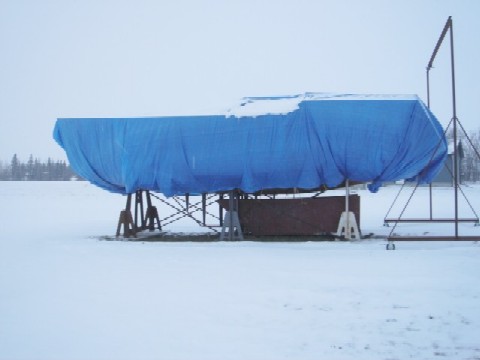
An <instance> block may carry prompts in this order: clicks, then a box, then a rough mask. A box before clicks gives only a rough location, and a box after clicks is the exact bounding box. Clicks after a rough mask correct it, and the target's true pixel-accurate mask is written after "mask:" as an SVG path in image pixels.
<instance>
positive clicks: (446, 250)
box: [0, 182, 480, 360]
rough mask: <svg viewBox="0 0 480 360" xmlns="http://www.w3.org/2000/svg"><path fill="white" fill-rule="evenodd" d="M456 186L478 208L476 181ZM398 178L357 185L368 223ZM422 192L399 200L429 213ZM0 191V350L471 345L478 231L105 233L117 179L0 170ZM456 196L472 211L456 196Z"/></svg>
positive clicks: (116, 200) (119, 200) (246, 351)
mask: <svg viewBox="0 0 480 360" xmlns="http://www.w3.org/2000/svg"><path fill="white" fill-rule="evenodd" d="M464 191H465V193H466V194H467V196H468V199H469V200H470V202H471V203H472V205H473V206H474V208H475V209H476V210H477V211H479V210H480V187H478V186H469V187H465V189H464ZM397 192H398V187H396V186H393V187H388V188H382V189H380V192H379V193H378V194H370V193H368V192H367V191H364V190H359V191H358V193H359V194H360V195H361V204H362V210H361V211H362V214H361V228H362V231H363V233H365V234H366V233H374V234H376V235H382V234H383V235H385V234H388V233H389V232H390V231H391V228H388V227H384V226H383V218H384V216H385V214H386V212H387V210H388V208H389V207H390V205H391V203H392V201H393V199H394V197H395V195H396V194H397ZM405 192H406V190H405ZM427 194H428V189H426V188H422V189H419V190H418V194H416V196H415V197H414V200H412V201H416V202H413V203H412V204H411V206H410V207H409V209H408V210H407V212H405V214H404V216H405V217H411V216H420V215H422V214H423V216H426V215H428V201H427ZM452 194H453V193H452V192H451V191H450V189H447V188H438V189H435V192H434V195H435V197H434V215H436V216H439V217H448V216H452V215H453V195H452ZM400 197H401V199H400V200H399V203H400V204H401V205H403V204H404V203H405V199H406V198H407V197H408V193H405V194H403V193H402V195H401V196H400ZM415 199H416V200H415ZM462 199H463V197H462ZM462 199H461V200H462ZM402 200H403V201H402ZM0 201H1V207H0V218H1V219H2V226H1V228H0V229H1V230H0V359H8V360H10V359H12V360H14V359H62V360H68V359H82V360H83V359H406V358H414V359H442V358H444V359H480V286H479V284H480V244H479V243H477V242H473V241H471V242H401V243H400V242H399V243H398V244H397V250H395V251H386V250H385V244H386V241H385V240H381V239H370V240H360V241H352V242H295V243H287V242H277V243H270V242H269V243H261V242H249V241H247V242H242V243H232V242H208V243H199V242H170V243H169V242H146V241H137V242H131V241H102V240H100V237H101V236H103V235H113V234H114V232H115V229H116V221H117V217H118V213H119V210H120V209H121V208H122V207H123V206H124V198H123V197H121V196H119V195H114V194H110V193H108V192H105V191H102V190H100V189H97V188H95V187H94V186H92V185H90V184H88V183H85V182H59V183H51V182H43V183H40V182H39V183H34V182H1V183H0ZM157 205H158V204H157ZM158 207H159V210H160V213H161V217H163V215H162V213H163V211H166V209H165V208H164V206H160V205H158ZM400 207H401V206H400V205H399V206H398V207H395V208H394V209H392V215H393V216H394V215H398V213H399V211H400V209H399V208H400ZM460 210H461V212H460V214H461V215H462V216H466V217H471V216H472V214H471V213H470V210H469V207H468V206H467V205H466V204H465V202H464V201H461V202H460ZM170 230H172V231H198V230H199V229H198V228H197V227H196V225H195V224H194V223H193V222H188V221H182V222H178V223H173V224H172V226H171V228H170ZM395 232H396V233H399V234H415V235H419V234H424V233H427V234H430V235H452V234H453V225H452V224H443V225H432V224H403V225H399V226H398V227H397V228H396V229H395ZM460 233H461V234H463V235H480V227H474V226H473V225H472V224H462V225H461V226H460Z"/></svg>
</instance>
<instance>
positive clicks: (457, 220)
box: [384, 16, 480, 250]
mask: <svg viewBox="0 0 480 360" xmlns="http://www.w3.org/2000/svg"><path fill="white" fill-rule="evenodd" d="M448 32H449V34H450V37H449V39H450V71H451V89H452V119H451V120H450V123H449V124H448V126H447V128H446V130H445V132H446V131H447V130H448V128H449V127H450V125H451V124H453V143H454V150H453V173H452V172H450V173H451V175H452V178H453V188H454V212H455V213H454V217H453V218H448V219H447V218H437V219H436V218H434V216H433V191H432V185H431V184H430V185H429V198H430V204H429V205H430V206H429V218H422V219H412V218H409V219H406V218H402V215H403V213H404V211H405V209H406V207H407V206H408V204H409V202H410V200H411V199H412V197H413V194H414V193H415V191H416V189H417V187H418V184H417V185H416V186H415V188H414V190H413V192H412V194H411V195H410V197H409V199H408V201H407V203H406V205H405V207H404V208H403V210H402V212H401V214H400V216H399V217H398V218H395V219H387V216H388V214H389V213H390V211H391V209H392V207H393V204H392V206H391V207H390V209H389V210H388V213H387V215H386V216H385V219H384V224H385V225H387V226H388V224H389V223H394V224H395V225H394V227H393V229H392V231H391V232H390V235H389V236H388V244H387V250H390V249H392V250H393V249H395V245H394V244H393V240H413V239H415V240H432V239H431V238H430V237H425V236H416V237H402V236H393V235H392V234H393V231H394V229H395V227H396V226H397V224H398V223H400V222H410V223H415V222H417V223H418V222H425V223H426V222H432V223H453V224H454V228H455V235H454V236H453V237H445V236H444V237H441V240H472V239H480V237H478V236H477V237H470V236H460V235H459V231H458V225H459V223H465V222H471V223H475V225H478V224H479V219H478V215H477V214H476V212H475V210H474V209H473V207H472V206H471V204H470V202H469V201H468V199H467V198H466V196H465V194H464V193H463V191H462V190H461V189H460V183H459V164H458V156H457V152H458V148H457V143H458V127H459V126H460V127H461V128H462V130H463V132H464V133H465V135H466V136H467V139H468V140H469V141H470V145H471V146H472V147H473V148H474V150H475V152H476V154H477V156H478V157H479V159H480V154H479V153H478V151H477V149H475V147H474V146H473V143H472V142H471V140H470V139H469V137H468V135H467V134H466V132H465V129H463V126H462V125H461V123H460V121H459V119H458V117H457V105H456V89H455V56H454V55H455V52H454V44H453V21H452V17H451V16H449V17H448V19H447V22H446V23H445V26H444V27H443V30H442V33H441V34H440V37H439V39H438V41H437V43H436V45H435V48H434V50H433V53H432V55H431V57H430V60H429V62H428V65H427V68H426V71H427V72H426V75H427V106H428V108H430V70H431V69H432V68H433V63H434V61H435V58H436V56H437V53H438V50H439V49H440V47H441V45H442V44H443V41H444V39H445V37H446V35H447V33H448ZM435 151H436V150H435ZM432 158H433V157H432ZM427 166H428V165H427ZM449 171H450V169H449ZM402 189H403V187H402V188H401V189H400V192H401V191H402ZM459 190H460V191H461V192H462V194H463V196H464V197H465V199H466V201H467V203H468V204H469V206H470V208H471V210H472V211H473V213H474V214H475V216H476V217H475V218H463V219H461V218H459V215H458V191H459ZM400 192H399V194H400ZM399 194H398V195H397V197H396V198H395V200H394V203H395V202H396V200H397V198H398V196H399ZM439 239H440V238H439Z"/></svg>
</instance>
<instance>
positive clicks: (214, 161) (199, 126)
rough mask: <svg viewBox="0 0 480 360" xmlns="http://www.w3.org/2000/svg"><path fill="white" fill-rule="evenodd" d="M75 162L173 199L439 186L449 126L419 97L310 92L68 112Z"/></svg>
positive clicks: (114, 181) (67, 133) (90, 172)
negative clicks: (216, 107) (149, 113)
mask: <svg viewBox="0 0 480 360" xmlns="http://www.w3.org/2000/svg"><path fill="white" fill-rule="evenodd" d="M54 138H55V140H56V141H57V142H58V144H59V145H60V146H61V147H63V149H64V150H65V152H66V154H67V157H68V160H69V162H70V165H71V167H72V168H73V169H74V170H75V172H77V173H78V174H79V175H80V176H82V177H83V178H85V179H87V180H89V181H90V182H92V183H93V184H95V185H97V186H99V187H101V188H104V189H106V190H109V191H112V192H116V193H122V194H127V193H132V192H135V191H136V190H152V191H157V192H161V193H163V194H165V195H166V196H173V195H182V194H200V193H213V192H220V191H228V190H232V189H239V190H242V191H244V192H247V193H252V192H256V191H260V190H267V189H278V188H285V189H291V188H303V189H315V188H318V187H319V186H322V185H326V186H327V187H335V186H337V185H339V184H340V183H342V182H343V181H344V180H346V179H349V180H351V181H360V182H370V183H371V184H370V185H369V186H370V190H371V191H376V190H377V189H378V188H379V186H381V184H382V183H383V182H387V181H395V180H400V179H411V178H416V179H418V180H419V181H421V182H430V181H431V180H432V179H433V177H434V176H435V175H436V174H437V172H438V171H439V170H440V168H441V166H442V165H443V161H444V159H445V157H446V154H447V144H446V140H445V137H444V134H443V129H442V127H441V125H440V124H439V122H438V121H437V119H436V118H435V116H434V115H433V114H432V113H431V112H430V110H429V109H428V108H427V107H426V106H425V105H424V104H423V102H422V101H421V100H420V99H419V98H418V97H417V96H416V95H349V94H322V93H305V94H301V95H294V96H285V97H263V98H244V99H242V102H241V103H240V105H239V106H237V107H235V108H233V109H230V110H228V111H226V112H224V113H223V114H222V115H202V116H167V117H142V118H61V119H58V120H57V122H56V124H55V129H54Z"/></svg>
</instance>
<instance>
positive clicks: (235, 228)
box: [220, 211, 243, 241]
mask: <svg viewBox="0 0 480 360" xmlns="http://www.w3.org/2000/svg"><path fill="white" fill-rule="evenodd" d="M227 228H228V230H227ZM225 237H227V239H228V240H229V241H233V240H239V241H243V233H242V228H241V227H240V220H239V219H238V212H236V211H227V212H226V213H225V217H224V219H223V226H222V233H221V234H220V241H223V240H225Z"/></svg>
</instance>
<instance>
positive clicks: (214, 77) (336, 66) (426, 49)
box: [0, 0, 480, 161]
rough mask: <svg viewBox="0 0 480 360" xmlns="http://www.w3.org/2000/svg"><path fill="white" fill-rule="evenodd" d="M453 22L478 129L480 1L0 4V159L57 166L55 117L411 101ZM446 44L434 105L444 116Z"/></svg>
mask: <svg viewBox="0 0 480 360" xmlns="http://www.w3.org/2000/svg"><path fill="white" fill-rule="evenodd" d="M449 15H451V16H452V17H453V27H454V40H455V70H456V83H457V115H458V118H459V119H460V121H461V122H462V124H463V125H464V127H465V128H467V130H477V129H479V128H480V114H479V111H478V110H477V106H478V104H479V103H480V70H479V67H480V22H479V21H478V16H479V15H480V1H478V0H451V1H446V0H445V1H441V0H439V1H434V0H407V1H406V0H402V1H387V0H378V1H374V0H362V1H359V0H358V1H354V0H351V1H342V0H340V1H333V0H328V1H323V0H316V1H315V0H289V1H287V0H265V1H264V0H242V1H236V0H228V1H226V0H225V1H220V0H217V1H215V0H210V1H201V0H198V1H194V0H171V1H162V0H131V1H127V0H115V1H114V0H111V1H109V0H82V1H74V0H58V1H55V0H45V1H37V0H0V54H1V56H0V160H3V161H10V159H11V157H12V155H13V154H14V153H17V154H18V155H19V157H20V159H21V160H27V159H28V156H29V154H33V155H35V156H37V157H40V158H41V159H46V158H47V157H49V156H50V157H53V158H55V159H65V158H66V157H65V155H64V153H63V150H62V149H61V148H60V147H59V146H58V145H57V144H56V143H55V142H54V141H53V139H52V130H53V126H54V124H55V121H56V118H58V117H131V116H161V115H184V114H195V113H205V112H208V111H209V109H219V110H220V109H223V108H225V107H228V106H229V105H230V104H231V103H232V102H234V101H235V100H237V99H239V98H241V97H244V96H268V95H287V94H297V93H303V92H306V91H313V92H339V93H362V94H363V93H366V94H368V93H388V94H397V93H398V94H418V95H419V96H420V97H421V98H422V99H423V100H424V101H425V102H426V101H427V99H426V81H425V68H426V65H427V63H428V60H429V58H430V55H431V53H432V51H433V48H434V46H435V44H436V42H437V39H438V37H439V35H440V32H441V30H442V28H443V26H444V24H445V22H446V20H447V18H448V16H449ZM449 51H450V46H449V43H445V44H444V46H443V47H442V49H441V51H440V52H439V54H438V59H437V62H436V64H435V65H436V66H435V69H433V70H432V71H431V102H432V110H433V111H434V113H435V114H436V115H437V116H438V117H439V120H440V121H441V123H442V124H443V125H444V126H446V125H447V123H448V122H449V120H450V118H451V116H452V110H451V88H450V84H451V83H450V81H451V80H450V59H449Z"/></svg>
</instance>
